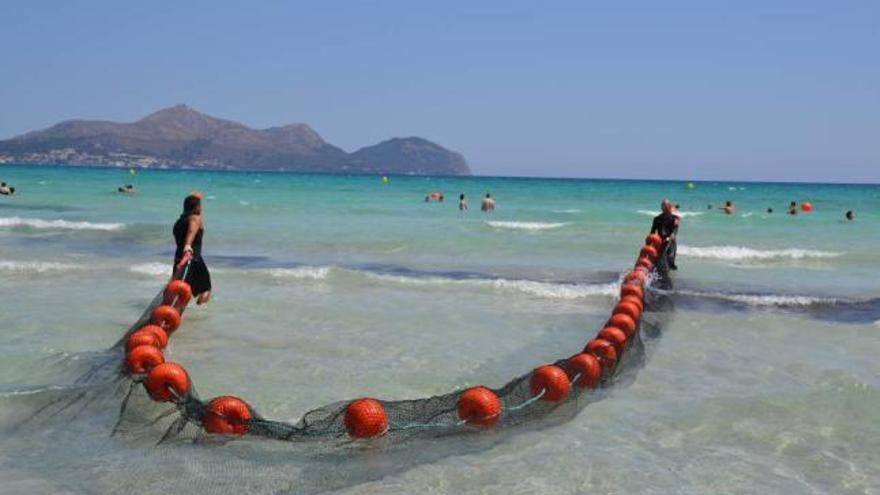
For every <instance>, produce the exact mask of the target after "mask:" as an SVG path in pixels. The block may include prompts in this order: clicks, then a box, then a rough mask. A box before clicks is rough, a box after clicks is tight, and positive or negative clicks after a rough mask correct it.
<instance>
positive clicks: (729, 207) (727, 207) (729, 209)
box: [721, 201, 736, 215]
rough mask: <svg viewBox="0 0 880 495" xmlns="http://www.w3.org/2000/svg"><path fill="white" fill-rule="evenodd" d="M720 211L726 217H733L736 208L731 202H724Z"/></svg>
mask: <svg viewBox="0 0 880 495" xmlns="http://www.w3.org/2000/svg"><path fill="white" fill-rule="evenodd" d="M721 211H723V212H724V213H725V214H726V215H733V214H734V212H736V206H734V205H733V201H725V202H724V206H722V207H721Z"/></svg>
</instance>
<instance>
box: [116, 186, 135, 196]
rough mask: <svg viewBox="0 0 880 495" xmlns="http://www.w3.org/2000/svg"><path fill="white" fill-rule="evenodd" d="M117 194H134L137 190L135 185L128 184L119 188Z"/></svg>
mask: <svg viewBox="0 0 880 495" xmlns="http://www.w3.org/2000/svg"><path fill="white" fill-rule="evenodd" d="M116 191H117V192H121V193H126V194H134V193H136V192H137V190H136V189H135V188H134V184H126V185H124V186H119V187H118V188H116Z"/></svg>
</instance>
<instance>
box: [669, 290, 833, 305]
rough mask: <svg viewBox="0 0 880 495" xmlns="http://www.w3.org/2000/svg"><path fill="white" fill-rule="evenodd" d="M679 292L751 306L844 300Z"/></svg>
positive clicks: (824, 302)
mask: <svg viewBox="0 0 880 495" xmlns="http://www.w3.org/2000/svg"><path fill="white" fill-rule="evenodd" d="M677 292H678V293H679V294H685V295H689V296H698V297H709V298H712V299H725V300H728V301H734V302H739V303H744V304H748V305H749V306H811V305H814V304H835V303H839V302H843V301H842V300H841V299H834V298H830V297H811V296H795V295H779V294H767V295H760V294H725V293H723V292H697V291H688V290H679V291H677Z"/></svg>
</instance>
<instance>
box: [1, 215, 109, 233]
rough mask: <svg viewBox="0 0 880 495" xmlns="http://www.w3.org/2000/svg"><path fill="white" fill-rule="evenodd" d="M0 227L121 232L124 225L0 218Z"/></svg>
mask: <svg viewBox="0 0 880 495" xmlns="http://www.w3.org/2000/svg"><path fill="white" fill-rule="evenodd" d="M0 227H30V228H32V229H61V230H104V231H112V230H122V229H123V228H125V224H124V223H94V222H72V221H69V220H61V219H56V220H44V219H42V218H21V217H3V218H0Z"/></svg>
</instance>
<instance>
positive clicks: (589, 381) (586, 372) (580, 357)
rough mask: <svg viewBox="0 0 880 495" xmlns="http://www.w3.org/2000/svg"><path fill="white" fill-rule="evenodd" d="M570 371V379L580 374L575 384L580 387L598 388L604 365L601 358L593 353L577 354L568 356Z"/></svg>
mask: <svg viewBox="0 0 880 495" xmlns="http://www.w3.org/2000/svg"><path fill="white" fill-rule="evenodd" d="M567 364H568V372H569V374H571V376H570V377H569V378H570V379H572V380H574V377H576V376H578V375H580V377H578V379H577V381H576V382H575V385H577V386H578V387H580V388H596V386H597V385H598V384H599V379H600V378H602V365H600V364H599V360H598V359H597V358H596V356H594V355H592V354H585V353H581V354H576V355H574V356H572V357H570V358H568V363H567Z"/></svg>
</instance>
